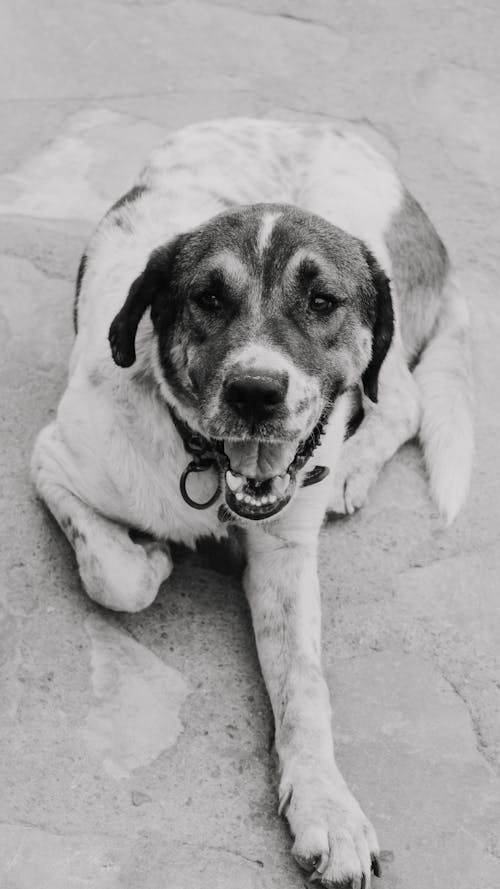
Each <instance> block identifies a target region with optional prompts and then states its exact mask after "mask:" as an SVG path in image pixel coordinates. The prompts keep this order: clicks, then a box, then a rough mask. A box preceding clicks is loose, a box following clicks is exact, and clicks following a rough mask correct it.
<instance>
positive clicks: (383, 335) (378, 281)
mask: <svg viewBox="0 0 500 889" xmlns="http://www.w3.org/2000/svg"><path fill="white" fill-rule="evenodd" d="M363 255H364V257H365V259H366V262H367V264H368V268H369V269H370V274H371V277H372V283H373V286H374V288H375V293H376V299H375V322H374V325H373V331H372V356H371V358H370V363H369V365H368V367H367V368H366V370H365V371H364V373H363V375H362V377H361V379H362V381H363V389H364V392H365V395H367V396H368V398H369V399H370V401H373V402H377V401H378V376H379V373H380V368H381V367H382V363H383V361H384V358H385V356H386V355H387V352H388V349H389V346H390V345H391V342H392V337H393V334H394V310H393V307H392V297H391V288H390V283H389V278H388V277H387V275H386V274H385V272H384V271H382V269H381V268H380V266H379V264H378V262H377V260H376V259H375V257H374V256H373V255H372V254H371V253H370V251H369V250H367V249H366V247H364V248H363Z"/></svg>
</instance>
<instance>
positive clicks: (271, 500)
mask: <svg viewBox="0 0 500 889" xmlns="http://www.w3.org/2000/svg"><path fill="white" fill-rule="evenodd" d="M277 499H278V498H277V496H276V494H269V496H268V498H267V502H268V503H276V501H277Z"/></svg>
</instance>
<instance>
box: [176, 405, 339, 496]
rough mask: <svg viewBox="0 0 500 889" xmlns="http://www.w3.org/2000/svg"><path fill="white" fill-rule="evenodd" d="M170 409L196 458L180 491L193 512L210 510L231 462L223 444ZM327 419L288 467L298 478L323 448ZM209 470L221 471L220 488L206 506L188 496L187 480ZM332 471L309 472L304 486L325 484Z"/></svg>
mask: <svg viewBox="0 0 500 889" xmlns="http://www.w3.org/2000/svg"><path fill="white" fill-rule="evenodd" d="M169 410H170V415H171V417H172V420H173V423H174V426H175V428H176V429H177V432H178V433H179V435H180V437H181V438H182V441H183V443H184V447H185V449H186V451H187V452H188V454H190V455H191V457H192V459H191V460H190V461H189V463H188V465H187V466H186V468H185V469H184V471H183V472H182V475H181V477H180V481H179V488H180V492H181V494H182V498H183V500H185V502H186V503H187V504H188V506H192V508H193V509H208V508H209V507H210V506H212V505H213V504H214V503H215V502H216V500H217V499H218V498H219V496H220V493H221V491H222V483H221V478H222V474H223V472H224V471H225V470H226V469H229V468H230V467H229V459H228V457H227V455H226V454H225V453H224V445H223V442H221V441H217V440H214V439H209V438H205V437H204V436H203V435H200V433H199V432H195V431H194V429H191V427H190V426H188V424H187V423H185V422H184V420H181V419H180V417H178V416H177V414H176V413H175V411H174V410H172V408H170V407H169ZM326 420H327V415H326V414H323V415H322V416H321V417H320V419H319V420H318V422H317V423H316V426H315V427H314V429H313V430H312V432H311V433H310V435H309V436H308V438H307V439H306V440H305V442H304V443H303V444H302V445H301V446H300V447H299V449H298V451H297V453H296V454H295V457H294V458H293V460H292V462H291V463H290V466H289V467H288V470H287V472H289V473H291V474H292V475H293V476H295V475H296V474H297V472H299V471H300V470H301V469H302V468H303V467H304V466H305V464H306V463H307V461H308V460H309V459H310V457H312V455H313V453H314V451H315V450H316V448H317V447H318V445H319V442H320V440H321V436H322V435H323V434H324V431H325V428H324V427H325V423H326ZM209 469H217V470H218V481H217V488H216V490H215V491H214V493H213V494H212V496H211V497H210V499H209V500H207V501H206V502H205V503H197V502H196V500H193V499H192V497H190V496H189V494H188V491H187V487H186V485H187V480H188V478H189V476H190V475H191V473H193V472H206V471H207V470H209ZM329 472H330V470H329V468H328V466H315V467H314V469H311V470H310V471H309V472H306V474H305V476H304V478H303V479H302V487H303V488H307V487H308V486H309V485H316V484H317V483H318V482H321V481H322V480H323V479H324V478H326V476H327V475H328V473H329Z"/></svg>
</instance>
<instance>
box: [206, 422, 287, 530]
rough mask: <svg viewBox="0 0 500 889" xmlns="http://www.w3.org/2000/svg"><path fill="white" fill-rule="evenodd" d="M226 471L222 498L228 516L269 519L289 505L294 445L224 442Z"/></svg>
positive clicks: (255, 441)
mask: <svg viewBox="0 0 500 889" xmlns="http://www.w3.org/2000/svg"><path fill="white" fill-rule="evenodd" d="M224 453H225V454H226V456H227V458H228V460H229V468H228V469H226V472H225V475H224V495H225V499H226V503H227V506H228V507H229V509H230V510H231V512H233V513H236V515H238V516H240V517H241V518H244V519H250V520H252V521H258V520H263V519H268V518H271V517H272V516H274V515H276V514H277V513H278V512H281V510H282V509H283V508H284V507H285V506H286V505H287V503H289V502H290V500H291V499H292V497H293V494H294V492H295V489H296V480H295V472H294V470H293V468H292V464H293V462H294V459H295V456H296V453H297V443H291V442H263V441H258V440H253V439H251V440H248V441H225V442H224Z"/></svg>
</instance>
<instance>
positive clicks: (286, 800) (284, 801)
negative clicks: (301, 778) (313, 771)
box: [278, 786, 293, 815]
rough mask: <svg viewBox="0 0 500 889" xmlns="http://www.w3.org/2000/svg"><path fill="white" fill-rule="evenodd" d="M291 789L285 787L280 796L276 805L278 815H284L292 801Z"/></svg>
mask: <svg viewBox="0 0 500 889" xmlns="http://www.w3.org/2000/svg"><path fill="white" fill-rule="evenodd" d="M292 793H293V788H292V787H291V786H289V787H287V788H286V790H284V791H283V793H282V794H281V796H280V800H279V805H278V815H285V814H286V810H287V809H288V806H289V805H290V800H291V799H292Z"/></svg>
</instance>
